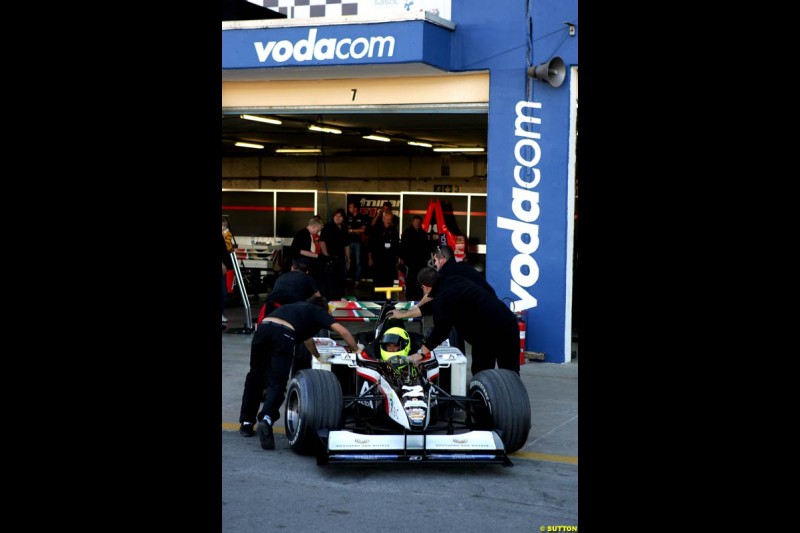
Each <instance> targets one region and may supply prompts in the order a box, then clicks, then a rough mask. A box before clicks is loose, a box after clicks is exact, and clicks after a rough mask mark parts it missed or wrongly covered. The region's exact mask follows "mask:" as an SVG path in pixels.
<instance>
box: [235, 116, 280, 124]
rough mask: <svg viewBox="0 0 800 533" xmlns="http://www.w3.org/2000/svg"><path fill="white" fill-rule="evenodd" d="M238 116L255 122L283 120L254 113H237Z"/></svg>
mask: <svg viewBox="0 0 800 533" xmlns="http://www.w3.org/2000/svg"><path fill="white" fill-rule="evenodd" d="M239 118H243V119H245V120H254V121H256V122H266V123H267V124H283V122H281V121H280V120H278V119H275V118H266V117H259V116H256V115H239Z"/></svg>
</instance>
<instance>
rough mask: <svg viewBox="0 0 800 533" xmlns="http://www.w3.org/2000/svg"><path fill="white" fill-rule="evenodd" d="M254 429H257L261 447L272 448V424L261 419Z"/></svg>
mask: <svg viewBox="0 0 800 533" xmlns="http://www.w3.org/2000/svg"><path fill="white" fill-rule="evenodd" d="M256 431H258V438H259V439H261V447H262V448H264V449H265V450H274V449H275V436H274V435H273V434H272V426H270V425H269V424H267V423H266V422H264V421H263V420H262V421H261V422H259V423H258V427H257V428H256Z"/></svg>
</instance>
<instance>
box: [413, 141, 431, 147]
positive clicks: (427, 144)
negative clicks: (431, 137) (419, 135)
mask: <svg viewBox="0 0 800 533" xmlns="http://www.w3.org/2000/svg"><path fill="white" fill-rule="evenodd" d="M408 144H410V145H411V146H424V147H425V148H430V147H431V146H433V145H432V144H431V143H422V142H418V141H408Z"/></svg>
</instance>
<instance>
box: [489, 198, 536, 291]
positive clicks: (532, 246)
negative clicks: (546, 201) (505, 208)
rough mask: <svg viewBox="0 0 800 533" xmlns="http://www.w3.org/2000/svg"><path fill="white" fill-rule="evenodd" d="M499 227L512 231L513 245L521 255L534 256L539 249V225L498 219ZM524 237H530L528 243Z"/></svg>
mask: <svg viewBox="0 0 800 533" xmlns="http://www.w3.org/2000/svg"><path fill="white" fill-rule="evenodd" d="M537 211H538V208H537ZM497 227H498V228H500V229H510V230H512V232H511V244H512V245H513V246H514V249H515V250H516V251H518V252H519V253H521V254H532V253H533V252H535V251H536V250H537V249H538V248H539V226H538V225H537V224H526V223H525V222H520V221H519V220H513V219H510V218H503V217H497ZM523 235H527V236H528V239H527V242H525V239H523V238H522V236H523ZM526 287H527V285H526Z"/></svg>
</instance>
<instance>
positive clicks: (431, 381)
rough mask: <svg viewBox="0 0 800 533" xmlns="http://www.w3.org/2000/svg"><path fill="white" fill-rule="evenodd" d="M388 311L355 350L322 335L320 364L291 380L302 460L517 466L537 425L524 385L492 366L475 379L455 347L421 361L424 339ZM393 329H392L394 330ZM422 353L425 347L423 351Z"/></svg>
mask: <svg viewBox="0 0 800 533" xmlns="http://www.w3.org/2000/svg"><path fill="white" fill-rule="evenodd" d="M390 304H391V302H389V301H388V300H387V302H386V304H384V307H383V309H382V310H381V319H380V320H379V321H378V326H377V327H376V330H375V332H374V333H372V332H365V333H362V334H359V335H357V336H356V339H357V340H358V341H359V342H361V343H363V344H364V345H365V349H364V350H363V351H362V352H361V353H358V354H357V353H350V352H348V351H347V350H346V349H345V347H344V346H340V345H339V344H337V343H336V342H335V341H334V340H333V339H330V338H327V337H319V338H315V342H316V344H317V349H318V350H319V352H320V355H321V356H322V357H323V358H324V359H326V362H324V363H321V362H319V361H317V360H314V362H313V368H311V369H306V370H301V371H299V372H297V373H296V374H295V375H294V376H292V378H291V380H290V383H289V389H288V393H287V400H286V408H285V413H284V414H285V418H284V420H285V428H286V437H287V439H288V440H289V445H290V447H291V448H292V450H294V451H295V452H297V453H299V454H301V455H316V457H317V464H318V465H328V464H332V463H382V462H439V463H442V462H447V463H498V464H502V465H504V466H512V463H511V460H510V459H509V458H508V454H509V453H512V452H514V451H516V450H518V449H520V448H521V447H522V446H524V445H525V442H526V441H527V438H528V433H529V431H530V428H531V406H530V401H529V399H528V392H527V390H526V389H525V385H524V384H523V383H522V380H521V379H520V378H519V376H518V375H517V374H515V373H514V372H511V371H509V370H503V369H492V370H484V371H483V372H479V373H478V374H477V375H476V376H474V377H473V378H472V379H471V380H470V382H469V385H467V383H466V357H464V355H463V354H462V353H461V351H460V350H458V349H457V348H453V347H450V346H448V345H447V344H448V343H447V341H445V342H444V343H443V345H441V346H439V347H437V348H436V349H435V350H433V352H432V353H433V355H434V357H432V358H430V359H429V360H427V361H421V362H420V363H419V364H418V365H414V364H412V363H410V362H409V361H408V360H407V355H408V354H409V353H410V352H411V353H414V352H415V351H416V349H417V348H418V347H419V346H420V345H421V344H422V335H421V334H420V333H412V332H408V331H405V328H404V327H403V322H402V321H400V320H397V319H388V320H387V319H386V318H385V316H386V313H387V312H388V311H389V309H390V308H391V307H390ZM390 326H391V327H390ZM398 346H399V348H398ZM415 347H416V348H415Z"/></svg>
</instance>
